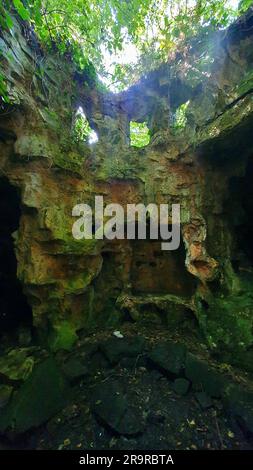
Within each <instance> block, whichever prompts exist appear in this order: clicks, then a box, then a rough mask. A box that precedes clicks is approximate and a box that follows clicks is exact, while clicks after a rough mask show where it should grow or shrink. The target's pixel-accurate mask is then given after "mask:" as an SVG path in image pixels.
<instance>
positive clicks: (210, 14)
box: [0, 0, 252, 89]
mask: <svg viewBox="0 0 253 470" xmlns="http://www.w3.org/2000/svg"><path fill="white" fill-rule="evenodd" d="M251 5H252V0H241V2H240V4H239V9H236V8H234V9H233V8H232V7H231V3H230V2H229V0H192V1H191V2H189V0H170V1H168V0H71V1H70V0H2V2H1V5H0V25H1V26H2V28H3V29H8V28H11V27H12V18H11V13H13V12H14V13H15V14H16V15H18V16H20V18H22V20H26V21H29V22H30V23H31V24H32V25H33V27H34V29H35V31H36V33H37V35H38V37H39V39H40V41H41V42H42V44H44V46H46V47H47V48H54V49H55V48H57V49H58V51H59V53H60V54H66V53H68V54H71V56H72V57H73V58H74V60H75V62H76V64H77V65H78V67H79V68H80V70H84V69H86V68H87V66H88V68H89V66H90V63H92V64H93V66H94V67H95V69H93V73H94V70H96V72H97V73H98V74H99V75H100V76H102V77H104V78H106V79H107V83H113V84H114V88H116V89H121V88H122V87H125V86H126V85H129V84H130V83H132V82H134V81H136V80H137V79H138V78H139V76H140V75H141V74H142V73H143V71H147V70H150V69H152V68H154V67H157V66H158V65H159V63H161V62H162V61H167V60H169V59H170V58H173V54H174V52H175V50H181V51H184V50H185V45H186V44H187V41H188V40H189V39H190V38H192V37H194V36H197V35H198V36H199V35H200V36H201V37H202V39H204V38H205V37H206V36H208V34H209V33H210V31H212V30H214V29H217V28H224V27H226V26H227V25H228V24H229V23H230V22H231V21H232V20H233V19H234V18H236V16H238V14H239V13H241V12H244V11H245V10H246V9H247V8H248V7H249V6H251ZM126 42H128V43H129V42H130V43H131V44H132V45H134V46H135V48H136V51H137V52H138V57H139V61H138V64H137V65H136V64H135V65H133V64H132V63H131V60H129V63H127V64H126V63H124V61H123V60H121V62H120V61H119V62H117V60H116V59H115V63H114V66H113V67H112V70H111V69H110V71H109V70H108V67H107V66H106V63H105V61H103V58H104V57H103V56H104V54H105V51H106V53H107V54H108V53H109V54H112V57H115V55H116V56H117V54H118V53H120V52H121V51H122V50H123V51H124V45H125V44H126ZM207 43H208V41H207ZM0 83H2V82H0ZM2 86H3V85H2Z"/></svg>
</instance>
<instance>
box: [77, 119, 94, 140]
mask: <svg viewBox="0 0 253 470" xmlns="http://www.w3.org/2000/svg"><path fill="white" fill-rule="evenodd" d="M93 133H94V131H93V130H92V129H91V127H90V125H89V122H88V120H87V118H86V117H85V115H84V114H83V113H77V115H76V118H75V122H74V128H73V138H74V141H75V142H87V141H89V140H90V139H91V138H92V136H93Z"/></svg>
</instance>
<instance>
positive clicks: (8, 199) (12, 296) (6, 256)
mask: <svg viewBox="0 0 253 470" xmlns="http://www.w3.org/2000/svg"><path fill="white" fill-rule="evenodd" d="M20 215H21V211H20V198H19V195H18V192H17V190H16V189H15V188H14V187H13V186H12V185H11V184H10V183H9V181H8V179H7V178H5V177H0V217H1V224H0V334H1V333H3V332H7V331H13V330H15V329H16V328H17V327H18V326H21V325H27V326H32V309H31V307H30V306H29V304H28V302H27V299H26V297H25V295H24V294H23V291H22V285H21V283H20V281H19V280H18V279H17V274H16V273H17V260H16V256H15V251H14V240H13V238H12V233H13V232H15V231H16V230H17V229H18V227H19V220H20Z"/></svg>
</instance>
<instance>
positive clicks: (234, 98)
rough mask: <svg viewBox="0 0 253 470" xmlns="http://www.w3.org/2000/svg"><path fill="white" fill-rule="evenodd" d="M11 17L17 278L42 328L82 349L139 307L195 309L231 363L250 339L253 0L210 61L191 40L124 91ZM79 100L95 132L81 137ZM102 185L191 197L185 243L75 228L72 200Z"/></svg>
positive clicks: (0, 149) (7, 140)
mask: <svg viewBox="0 0 253 470" xmlns="http://www.w3.org/2000/svg"><path fill="white" fill-rule="evenodd" d="M13 21H14V26H13V28H12V30H11V31H10V32H9V33H7V32H1V33H0V48H1V51H2V58H1V71H2V73H3V74H4V76H5V77H6V82H7V87H8V93H9V97H10V101H11V104H9V105H6V106H5V108H4V109H3V110H2V111H1V113H0V171H1V174H2V175H4V177H6V178H7V179H8V181H9V183H10V185H12V186H14V187H15V188H17V191H18V194H19V197H20V204H21V218H20V221H19V228H18V231H17V232H16V233H15V250H16V257H17V276H18V278H19V279H20V281H21V282H22V285H23V290H24V293H25V295H26V296H27V299H28V302H29V304H30V306H31V308H32V312H33V324H34V326H35V327H36V328H37V329H38V331H39V332H40V333H41V335H42V337H44V338H45V337H46V338H47V340H48V341H49V343H50V346H51V347H52V348H53V349H61V348H71V347H72V345H73V343H74V342H75V341H76V339H77V334H78V331H79V330H81V329H90V328H94V327H96V326H104V325H111V326H113V325H117V324H118V323H120V322H121V321H124V319H125V318H126V316H129V315H130V317H131V318H132V319H134V320H135V321H138V320H140V319H141V318H142V316H143V314H144V313H145V310H148V311H149V312H151V313H154V314H155V315H157V314H159V315H160V316H161V317H162V319H163V320H164V321H165V323H166V322H167V319H168V318H170V320H171V317H173V312H175V315H177V317H178V318H181V317H184V315H186V316H187V312H189V311H191V312H192V314H193V315H194V316H195V317H196V319H197V321H198V324H199V328H201V330H202V332H203V333H204V335H205V337H206V340H207V343H208V345H209V346H210V347H211V348H213V349H214V350H215V351H216V352H217V353H219V352H221V351H224V350H225V351H227V353H228V355H229V358H230V359H229V360H231V361H232V360H233V357H234V352H235V351H236V354H237V353H238V354H239V353H242V352H243V351H247V350H248V349H249V348H250V346H251V345H252V343H253V336H252V333H251V331H252V326H253V296H252V295H251V288H250V284H251V280H252V265H253V255H252V253H253V250H252V252H251V249H250V246H248V245H247V237H248V238H250V236H251V233H252V232H253V230H252V232H251V228H247V227H248V226H247V223H248V219H249V218H250V215H251V213H252V209H250V207H251V206H250V204H248V205H247V201H250V200H251V199H250V198H251V197H252V193H251V192H250V181H249V178H248V176H247V175H248V174H250V170H251V168H252V165H251V160H250V157H251V155H252V150H253V142H252V125H253V94H252V90H253V81H252V80H253V78H252V77H253V52H252V51H253V47H252V46H253V29H252V22H253V12H252V10H251V9H250V10H249V11H248V13H247V14H246V15H245V16H244V17H242V18H240V19H239V20H238V21H237V22H236V23H235V24H234V25H232V26H231V27H230V28H228V30H227V31H226V33H225V34H224V31H221V32H217V33H215V34H214V35H213V37H212V38H211V39H210V46H211V47H210V51H211V52H210V51H209V54H211V55H212V56H211V58H210V61H209V63H207V64H206V65H205V67H204V68H203V66H202V65H201V66H200V67H199V69H198V67H195V65H196V64H198V63H200V62H201V57H202V55H201V54H202V51H201V47H200V46H199V45H198V44H193V46H192V48H191V49H190V51H189V54H188V57H186V58H185V57H178V58H177V60H176V61H175V62H172V63H168V64H164V65H163V66H162V67H160V69H159V70H157V71H155V72H152V73H150V74H149V75H148V76H147V77H146V78H143V79H142V80H141V81H140V82H139V83H137V84H136V85H134V86H132V87H131V88H130V89H129V90H127V91H125V92H122V93H120V94H112V93H105V92H102V91H101V90H100V88H99V86H97V85H96V84H95V83H93V82H92V81H90V80H89V77H87V76H86V75H85V73H84V74H80V73H77V72H76V70H75V67H74V65H73V63H72V62H71V60H69V59H68V60H66V58H64V57H59V56H58V55H57V54H51V55H50V54H46V55H45V53H44V52H43V51H41V49H40V47H39V45H38V44H34V41H32V39H31V35H30V33H29V30H28V29H27V27H26V26H25V25H20V24H18V23H17V22H16V21H15V20H13ZM17 38H18V39H17ZM17 44H18V46H17ZM184 62H185V63H187V64H188V67H186V68H185V70H188V71H189V73H188V72H185V73H183V67H182V64H183V63H184ZM193 64H194V67H193ZM182 105H185V106H184V107H183V108H182ZM79 106H82V107H83V110H84V112H85V114H86V116H87V118H88V120H89V122H90V124H91V126H92V127H93V128H94V130H95V131H96V132H97V135H98V142H97V143H94V144H91V145H89V144H88V143H85V142H82V143H76V142H75V140H74V139H73V122H74V116H75V112H76V110H77V109H78V107H79ZM182 109H183V110H185V111H184V112H185V115H184V119H183V121H182V120H181V121H180V122H177V116H178V110H181V111H182ZM130 121H138V122H147V125H148V127H149V129H150V135H151V140H150V143H149V145H147V146H146V147H144V148H136V147H132V146H131V145H130V141H129V123H130ZM240 188H241V189H240ZM95 195H102V196H103V197H104V203H105V204H110V203H119V204H121V205H122V206H123V207H124V208H126V205H127V204H131V203H134V204H137V203H139V202H141V203H144V204H148V203H156V204H162V203H166V204H169V205H171V204H172V203H180V205H181V236H182V242H181V247H180V250H178V251H174V252H173V251H172V252H166V251H162V250H161V248H160V241H159V243H158V242H153V241H152V240H139V241H138V240H135V241H132V240H112V241H109V240H96V239H92V240H89V239H84V240H79V241H78V240H75V239H74V238H73V236H72V224H73V221H74V220H73V217H72V209H73V207H74V206H75V205H76V204H78V203H86V204H89V205H90V206H91V207H94V197H95ZM252 199H253V198H252ZM239 229H240V230H241V232H240V234H239V235H238V230H239ZM219 312H220V313H219ZM159 315H158V316H159ZM179 323H180V320H179Z"/></svg>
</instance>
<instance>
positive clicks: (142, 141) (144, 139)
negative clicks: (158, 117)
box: [130, 121, 150, 147]
mask: <svg viewBox="0 0 253 470" xmlns="http://www.w3.org/2000/svg"><path fill="white" fill-rule="evenodd" d="M149 141H150V133H149V128H148V127H147V124H146V123H145V122H140V123H139V122H134V121H130V144H131V145H132V146H134V147H145V146H146V145H148V144H149Z"/></svg>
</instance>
